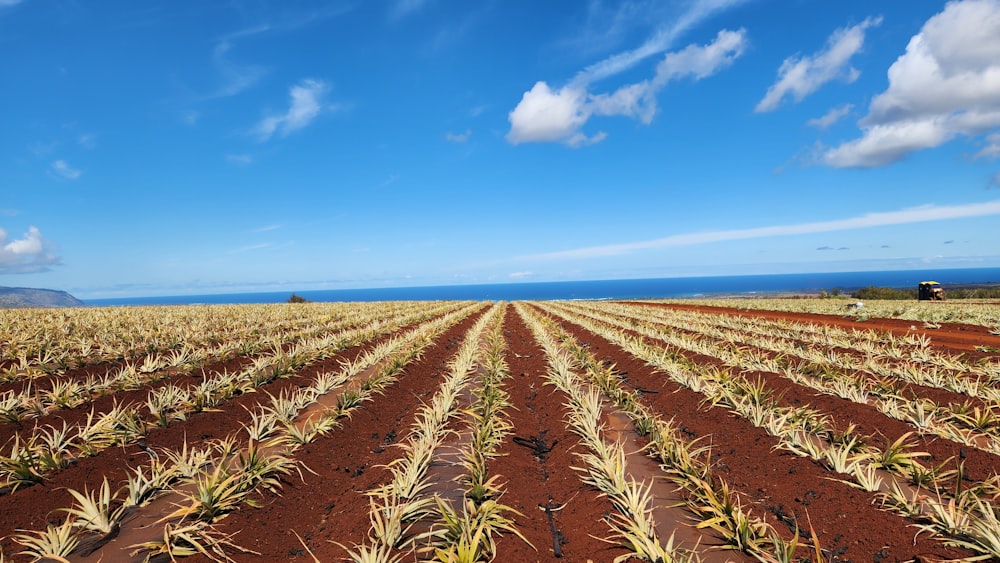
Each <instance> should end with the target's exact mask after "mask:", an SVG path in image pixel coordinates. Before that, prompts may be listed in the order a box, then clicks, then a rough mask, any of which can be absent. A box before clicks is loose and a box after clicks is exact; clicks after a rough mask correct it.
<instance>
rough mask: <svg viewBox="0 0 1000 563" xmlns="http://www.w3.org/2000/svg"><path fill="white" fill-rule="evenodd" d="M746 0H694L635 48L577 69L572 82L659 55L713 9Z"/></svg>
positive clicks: (583, 82) (621, 69)
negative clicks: (580, 69)
mask: <svg viewBox="0 0 1000 563" xmlns="http://www.w3.org/2000/svg"><path fill="white" fill-rule="evenodd" d="M746 1H747V0H695V1H693V2H691V3H689V4H688V6H687V9H685V10H684V11H683V12H682V13H681V14H680V15H679V16H678V17H677V18H675V19H674V20H672V21H670V22H669V23H667V24H665V25H663V26H661V27H660V28H659V29H657V30H656V32H655V33H654V34H653V35H652V37H650V38H649V39H647V40H646V42H645V43H643V44H642V45H640V46H639V47H638V48H636V49H632V50H630V51H624V52H621V53H617V54H615V55H612V56H610V57H608V58H606V59H604V60H602V61H600V62H597V63H595V64H592V65H590V66H588V67H587V68H585V69H584V70H582V71H580V72H579V73H578V74H577V75H576V77H575V78H574V79H573V82H572V83H573V84H574V85H575V86H585V85H587V84H589V83H591V82H594V81H597V80H603V79H605V78H608V77H610V76H614V75H616V74H619V73H621V72H624V71H626V70H628V69H630V68H632V67H634V66H635V65H637V64H639V63H640V62H642V61H643V60H645V59H647V58H649V57H651V56H654V55H658V54H660V53H662V52H664V51H666V50H668V49H670V47H672V46H673V44H674V42H675V41H677V38H679V37H680V36H681V35H682V34H683V33H684V32H686V31H688V30H689V29H691V28H692V27H694V26H695V25H697V24H698V23H700V22H702V21H704V20H705V19H707V18H709V17H710V16H712V15H714V14H715V13H716V12H720V11H722V10H725V9H727V8H731V7H734V6H737V5H739V4H743V3H744V2H746Z"/></svg>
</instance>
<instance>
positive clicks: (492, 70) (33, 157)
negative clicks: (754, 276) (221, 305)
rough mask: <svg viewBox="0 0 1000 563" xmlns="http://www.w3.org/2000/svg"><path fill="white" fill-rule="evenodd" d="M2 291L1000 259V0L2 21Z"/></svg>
mask: <svg viewBox="0 0 1000 563" xmlns="http://www.w3.org/2000/svg"><path fill="white" fill-rule="evenodd" d="M0 53H2V55H0V76H2V77H3V81H2V84H3V95H2V99H3V101H4V103H3V106H4V111H3V117H2V121H0V128H2V132H3V134H2V135H0V159H2V165H0V285H5V286H20V287H47V288H53V289H61V290H66V291H69V292H71V293H73V294H74V295H77V296H78V297H83V298H101V297H118V296H121V297H124V296H144V295H174V294H198V293H229V292H242V291H283V290H290V291H291V290H300V291H301V290H310V289H337V288H357V287H383V286H413V285H440V284H464V283H499V282H524V281H555V280H574V279H617V278H635V277H661V276H688V275H714V274H739V273H789V272H822V271H851V270H879V269H911V268H957V267H996V266H1000V243H998V242H997V241H998V240H1000V164H998V161H997V157H998V156H1000V0H965V1H960V2H947V3H946V2H930V1H922V0H908V1H906V2H897V1H884V2H871V1H855V0H837V1H832V0H829V1H825V0H824V1H818V0H780V1H779V0H684V1H659V2H654V1H638V0H637V1H631V2H629V1H623V2H601V1H596V0H595V1H589V2H588V1H584V0H552V1H547V2H523V1H515V0H511V1H499V0H497V1H482V2H457V1H444V0H392V1H390V0H386V1H370V2H360V1H356V2H295V1H277V0H275V1H266V0H258V1H239V0H233V1H230V2H201V1H182V0H177V1H170V2H167V1H161V2H156V1H148V2H130V1H125V0H108V1H101V2H80V1H72V0H46V1H43V0H0Z"/></svg>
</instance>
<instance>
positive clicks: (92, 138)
mask: <svg viewBox="0 0 1000 563" xmlns="http://www.w3.org/2000/svg"><path fill="white" fill-rule="evenodd" d="M76 142H77V143H78V144H79V145H80V146H81V147H83V148H85V149H87V150H93V149H96V148H97V135H95V134H93V133H84V134H82V135H80V136H79V137H77V139H76Z"/></svg>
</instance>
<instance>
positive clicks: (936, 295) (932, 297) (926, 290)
mask: <svg viewBox="0 0 1000 563" xmlns="http://www.w3.org/2000/svg"><path fill="white" fill-rule="evenodd" d="M917 299H919V300H920V301H944V288H943V287H941V284H939V283H938V282H936V281H924V282H920V284H919V285H918V286H917Z"/></svg>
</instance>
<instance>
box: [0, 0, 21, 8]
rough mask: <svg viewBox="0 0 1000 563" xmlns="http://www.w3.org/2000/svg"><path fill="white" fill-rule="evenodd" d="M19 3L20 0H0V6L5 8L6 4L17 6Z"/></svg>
mask: <svg viewBox="0 0 1000 563" xmlns="http://www.w3.org/2000/svg"><path fill="white" fill-rule="evenodd" d="M20 3H21V0H0V8H5V7H7V6H17V5H18V4H20Z"/></svg>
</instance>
